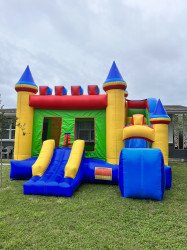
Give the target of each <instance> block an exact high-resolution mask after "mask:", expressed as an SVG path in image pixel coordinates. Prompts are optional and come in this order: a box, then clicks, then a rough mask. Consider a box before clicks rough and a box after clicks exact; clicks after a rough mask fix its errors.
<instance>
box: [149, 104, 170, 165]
mask: <svg viewBox="0 0 187 250" xmlns="http://www.w3.org/2000/svg"><path fill="white" fill-rule="evenodd" d="M170 121H171V119H170V117H169V116H168V114H167V112H166V111H165V109H164V107H163V105H162V103H161V101H160V99H159V100H158V102H157V105H156V108H155V111H154V113H153V114H152V116H151V119H150V122H151V124H153V128H154V130H155V141H154V142H153V144H152V148H159V149H160V150H161V151H162V153H163V156H164V164H165V165H166V166H167V165H168V124H169V123H170Z"/></svg>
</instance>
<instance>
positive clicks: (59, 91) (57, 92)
mask: <svg viewBox="0 0 187 250" xmlns="http://www.w3.org/2000/svg"><path fill="white" fill-rule="evenodd" d="M63 89H64V86H55V95H60V96H62V95H63Z"/></svg>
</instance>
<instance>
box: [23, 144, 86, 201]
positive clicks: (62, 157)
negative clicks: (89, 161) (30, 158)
mask: <svg viewBox="0 0 187 250" xmlns="http://www.w3.org/2000/svg"><path fill="white" fill-rule="evenodd" d="M84 145H85V142H84V141H83V140H77V141H75V142H74V144H73V146H72V148H56V149H54V151H53V154H52V157H51V160H50V162H49V164H48V165H46V162H47V161H43V160H44V159H45V156H46V157H47V155H48V152H47V150H46V151H45V153H44V150H41V155H39V157H38V162H37V161H36V162H35V164H34V165H33V171H32V173H33V177H32V178H31V179H30V180H29V181H27V182H26V183H24V186H23V188H24V194H35V195H51V196H66V197H70V196H72V195H73V193H74V191H75V190H76V189H77V188H78V186H79V185H80V183H81V181H82V179H83V173H82V165H83V161H84ZM48 160H49V159H48ZM41 163H42V164H41Z"/></svg>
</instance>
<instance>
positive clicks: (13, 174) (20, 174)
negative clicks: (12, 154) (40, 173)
mask: <svg viewBox="0 0 187 250" xmlns="http://www.w3.org/2000/svg"><path fill="white" fill-rule="evenodd" d="M36 159H37V157H33V158H29V159H27V160H22V161H16V160H11V161H10V179H12V180H13V179H14V180H27V179H29V178H31V177H32V165H33V164H34V163H35V161H36Z"/></svg>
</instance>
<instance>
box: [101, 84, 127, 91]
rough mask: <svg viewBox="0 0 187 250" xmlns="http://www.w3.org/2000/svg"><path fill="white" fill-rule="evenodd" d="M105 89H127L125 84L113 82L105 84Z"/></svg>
mask: <svg viewBox="0 0 187 250" xmlns="http://www.w3.org/2000/svg"><path fill="white" fill-rule="evenodd" d="M103 89H104V91H107V90H110V89H123V90H125V89H126V86H125V85H122V84H113V85H109V86H104V87H103Z"/></svg>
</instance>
